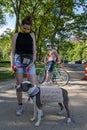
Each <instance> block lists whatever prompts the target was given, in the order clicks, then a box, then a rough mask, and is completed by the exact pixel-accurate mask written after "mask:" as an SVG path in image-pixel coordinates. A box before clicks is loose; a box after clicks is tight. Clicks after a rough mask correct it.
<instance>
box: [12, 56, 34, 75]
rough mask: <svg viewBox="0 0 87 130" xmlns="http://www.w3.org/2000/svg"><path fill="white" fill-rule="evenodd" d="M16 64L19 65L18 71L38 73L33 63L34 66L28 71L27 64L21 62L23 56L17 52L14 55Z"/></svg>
mask: <svg viewBox="0 0 87 130" xmlns="http://www.w3.org/2000/svg"><path fill="white" fill-rule="evenodd" d="M13 64H14V65H15V66H17V67H18V68H17V70H16V73H24V74H36V68H35V65H34V64H33V65H32V67H31V68H30V69H29V70H28V71H27V70H26V67H27V66H25V65H23V64H22V63H21V57H20V55H18V54H15V56H14V63H13Z"/></svg>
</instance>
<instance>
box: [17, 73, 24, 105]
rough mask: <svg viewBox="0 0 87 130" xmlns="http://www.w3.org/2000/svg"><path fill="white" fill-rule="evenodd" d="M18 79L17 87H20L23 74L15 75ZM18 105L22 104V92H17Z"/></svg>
mask: <svg viewBox="0 0 87 130" xmlns="http://www.w3.org/2000/svg"><path fill="white" fill-rule="evenodd" d="M15 79H16V85H20V84H21V83H22V81H23V74H22V73H16V74H15ZM16 94H17V99H18V103H19V104H20V103H22V92H18V91H16Z"/></svg>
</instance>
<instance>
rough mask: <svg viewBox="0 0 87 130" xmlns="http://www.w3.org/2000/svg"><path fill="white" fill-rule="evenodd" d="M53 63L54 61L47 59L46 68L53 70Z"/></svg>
mask: <svg viewBox="0 0 87 130" xmlns="http://www.w3.org/2000/svg"><path fill="white" fill-rule="evenodd" d="M54 64H55V61H48V63H47V66H48V68H47V70H48V71H53V67H54Z"/></svg>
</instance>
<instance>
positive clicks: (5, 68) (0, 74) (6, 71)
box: [0, 63, 13, 81]
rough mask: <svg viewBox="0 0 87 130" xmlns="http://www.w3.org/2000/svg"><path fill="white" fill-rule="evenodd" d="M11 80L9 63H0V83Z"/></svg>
mask: <svg viewBox="0 0 87 130" xmlns="http://www.w3.org/2000/svg"><path fill="white" fill-rule="evenodd" d="M11 78H13V76H12V70H11V67H10V63H6V64H5V63H4V64H3V63H0V81H5V80H7V79H11Z"/></svg>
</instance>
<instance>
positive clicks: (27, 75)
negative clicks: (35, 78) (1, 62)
mask: <svg viewBox="0 0 87 130" xmlns="http://www.w3.org/2000/svg"><path fill="white" fill-rule="evenodd" d="M24 67H25V66H24V65H21V66H16V68H15V71H16V69H18V68H24ZM15 71H14V72H15ZM28 71H29V69H26V79H27V80H29V77H30V76H29V74H28Z"/></svg>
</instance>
